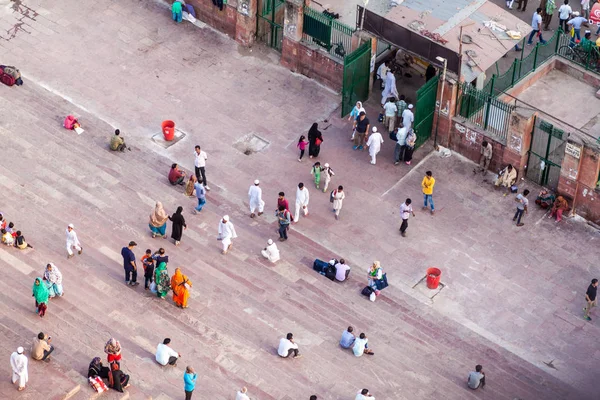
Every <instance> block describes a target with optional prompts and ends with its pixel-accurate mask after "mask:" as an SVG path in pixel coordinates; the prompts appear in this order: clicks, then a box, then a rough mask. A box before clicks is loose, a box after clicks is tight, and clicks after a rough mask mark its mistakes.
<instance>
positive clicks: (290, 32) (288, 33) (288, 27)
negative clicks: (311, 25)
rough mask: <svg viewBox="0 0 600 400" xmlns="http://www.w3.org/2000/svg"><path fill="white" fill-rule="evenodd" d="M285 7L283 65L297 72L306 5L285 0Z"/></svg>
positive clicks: (282, 47) (298, 0)
mask: <svg viewBox="0 0 600 400" xmlns="http://www.w3.org/2000/svg"><path fill="white" fill-rule="evenodd" d="M284 7H285V14H284V19H283V43H282V45H281V65H283V66H284V67H286V68H289V69H290V70H292V71H294V72H296V71H297V70H298V59H299V51H300V50H299V47H300V40H302V32H303V28H304V4H303V2H302V0H285V6H284Z"/></svg>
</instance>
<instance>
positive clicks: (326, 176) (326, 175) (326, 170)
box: [321, 163, 335, 193]
mask: <svg viewBox="0 0 600 400" xmlns="http://www.w3.org/2000/svg"><path fill="white" fill-rule="evenodd" d="M321 171H322V173H323V179H325V181H324V186H323V193H327V188H328V187H329V182H331V177H332V176H334V175H335V173H334V172H333V170H332V169H331V167H330V166H329V164H328V163H325V165H323V168H322V169H321Z"/></svg>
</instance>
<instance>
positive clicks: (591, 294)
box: [583, 279, 598, 321]
mask: <svg viewBox="0 0 600 400" xmlns="http://www.w3.org/2000/svg"><path fill="white" fill-rule="evenodd" d="M597 291H598V279H592V283H591V284H590V286H588V290H587V292H585V302H586V304H585V307H583V311H584V312H585V314H584V315H583V318H584V319H585V320H587V321H591V320H592V319H591V318H590V311H591V310H592V307H596V304H597V303H596V292H597Z"/></svg>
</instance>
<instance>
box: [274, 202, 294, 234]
mask: <svg viewBox="0 0 600 400" xmlns="http://www.w3.org/2000/svg"><path fill="white" fill-rule="evenodd" d="M275 216H276V217H277V221H278V222H279V241H280V242H283V241H285V240H287V239H288V236H287V231H288V228H289V226H290V223H291V222H292V220H291V214H290V211H289V210H286V209H285V206H283V205H280V206H279V209H278V210H277V211H276V212H275Z"/></svg>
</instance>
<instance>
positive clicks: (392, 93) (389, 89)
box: [381, 70, 399, 107]
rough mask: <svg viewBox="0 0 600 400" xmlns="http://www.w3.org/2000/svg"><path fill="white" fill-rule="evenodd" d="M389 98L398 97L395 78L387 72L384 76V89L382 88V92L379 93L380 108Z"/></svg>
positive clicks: (390, 72)
mask: <svg viewBox="0 0 600 400" xmlns="http://www.w3.org/2000/svg"><path fill="white" fill-rule="evenodd" d="M390 97H395V98H396V99H397V98H398V97H399V96H398V89H397V88H396V76H395V75H394V73H393V72H392V71H390V70H388V72H387V74H386V76H385V87H384V88H383V91H382V92H381V106H382V107H383V105H384V104H385V102H386V101H387V99H388V98H390Z"/></svg>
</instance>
